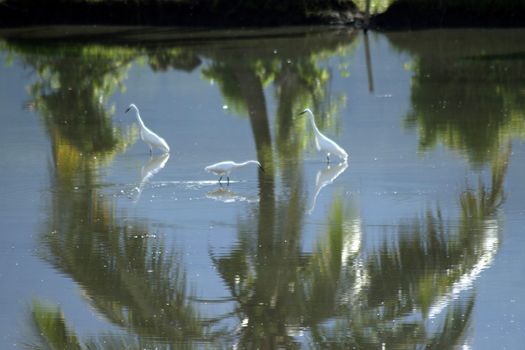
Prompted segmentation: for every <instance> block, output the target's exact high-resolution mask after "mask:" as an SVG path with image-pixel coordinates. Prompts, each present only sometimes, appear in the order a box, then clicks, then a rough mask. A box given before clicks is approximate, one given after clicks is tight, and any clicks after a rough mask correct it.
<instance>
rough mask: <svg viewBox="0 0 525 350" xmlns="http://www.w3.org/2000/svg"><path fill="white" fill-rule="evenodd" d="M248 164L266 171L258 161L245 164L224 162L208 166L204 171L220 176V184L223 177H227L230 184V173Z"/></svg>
mask: <svg viewBox="0 0 525 350" xmlns="http://www.w3.org/2000/svg"><path fill="white" fill-rule="evenodd" d="M248 164H256V165H257V166H258V167H259V169H261V171H264V169H263V167H262V166H261V163H259V162H258V161H256V160H247V161H246V162H243V163H236V162H234V161H231V160H226V161H224V162H219V163H215V164H212V165H208V166H207V167H206V168H204V170H206V171H207V172H210V173H213V174H215V175H218V176H220V177H219V183H220V182H221V180H222V178H223V176H226V178H227V179H228V183H230V173H231V172H232V171H233V170H234V169H237V168H240V167H243V166H245V165H248Z"/></svg>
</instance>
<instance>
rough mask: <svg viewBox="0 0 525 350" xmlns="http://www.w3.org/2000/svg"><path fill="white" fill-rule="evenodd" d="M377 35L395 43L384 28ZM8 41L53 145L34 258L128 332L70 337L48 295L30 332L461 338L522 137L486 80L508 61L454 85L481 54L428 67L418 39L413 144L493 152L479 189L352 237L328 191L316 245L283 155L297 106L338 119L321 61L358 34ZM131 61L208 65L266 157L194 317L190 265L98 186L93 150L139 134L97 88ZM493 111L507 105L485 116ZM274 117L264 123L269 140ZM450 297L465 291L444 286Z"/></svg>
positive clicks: (68, 342)
mask: <svg viewBox="0 0 525 350" xmlns="http://www.w3.org/2000/svg"><path fill="white" fill-rule="evenodd" d="M391 40H392V41H393V42H394V44H395V45H398V46H400V47H403V45H405V43H398V42H396V38H395V36H392V37H391ZM255 42H256V44H255ZM419 42H420V41H418V43H419ZM221 45H222V46H221ZM406 45H407V46H409V45H408V44H406ZM8 47H9V49H10V50H13V52H16V54H17V55H19V57H20V59H21V60H23V62H24V63H25V64H26V65H27V66H28V67H31V68H32V69H34V70H35V71H36V72H37V75H38V76H37V81H36V82H35V83H33V84H32V85H31V86H30V95H31V97H32V101H31V105H32V106H34V108H35V110H36V111H38V112H39V114H40V115H41V116H42V118H43V120H44V125H45V127H46V130H47V132H48V135H49V138H50V140H51V144H52V145H53V158H54V162H53V167H52V172H51V173H52V174H51V178H52V181H53V191H52V192H51V194H50V203H49V205H48V209H47V210H48V213H47V220H46V222H45V225H44V226H43V229H42V233H41V236H40V241H41V250H40V255H41V256H42V258H43V259H45V260H46V261H48V262H49V263H50V264H52V266H54V267H55V268H56V269H57V270H59V271H61V272H62V273H64V274H67V275H68V276H70V277H71V278H72V279H73V280H74V281H75V282H76V283H78V284H79V285H80V286H81V288H82V291H83V293H85V297H86V300H87V301H88V302H89V303H90V304H91V305H92V306H93V307H94V308H95V309H96V310H97V312H99V313H100V314H101V315H103V316H104V317H105V319H107V320H108V321H109V322H110V323H112V324H113V325H116V326H119V327H122V328H123V329H125V330H126V331H128V333H127V334H126V335H121V334H118V335H114V334H113V335H112V334H101V335H97V336H92V337H90V338H89V339H84V340H82V341H80V340H79V338H78V335H77V331H75V330H74V329H72V328H71V326H70V325H68V323H67V320H65V318H64V315H63V314H62V313H61V312H60V309H57V308H54V307H49V306H45V304H43V303H42V302H40V301H38V300H35V301H34V303H33V306H32V315H33V321H34V322H33V323H34V325H35V327H36V333H37V334H40V335H41V338H40V341H42V342H45V343H47V344H48V345H49V346H50V347H55V348H60V347H64V346H67V347H70V348H108V347H109V348H111V347H114V348H119V347H122V346H124V347H126V348H152V347H158V348H170V347H171V346H176V347H188V348H190V347H193V346H199V345H202V344H207V345H208V344H220V345H224V346H237V347H240V348H276V347H286V348H294V347H300V346H301V345H305V343H307V345H310V346H312V347H333V348H351V347H357V348H368V347H373V348H381V347H382V346H384V345H385V344H395V346H396V347H398V348H413V347H423V346H425V347H431V348H453V347H457V346H459V345H462V344H464V342H465V337H466V334H467V333H468V330H469V324H470V321H471V317H472V310H473V306H474V303H475V298H476V294H475V290H474V289H473V288H472V284H473V280H475V279H476V278H477V276H478V275H479V273H480V272H481V271H482V270H483V269H485V268H487V267H488V266H489V265H490V264H491V263H492V261H493V259H494V255H495V253H496V251H497V249H498V246H499V234H500V226H501V225H500V218H499V215H498V208H499V207H500V206H501V204H502V203H503V201H504V198H505V196H504V188H503V184H504V179H505V176H506V173H507V167H508V161H509V157H510V154H511V145H510V143H508V140H509V139H511V138H512V137H514V136H515V135H516V133H517V134H518V135H519V136H522V133H523V128H522V124H521V122H522V119H523V115H522V114H520V112H517V111H518V110H523V109H522V107H523V106H522V104H521V103H522V102H519V99H518V98H517V96H516V94H515V93H513V92H512V91H511V90H507V89H506V88H502V86H507V84H501V85H500V84H499V80H498V79H508V80H510V81H511V82H514V80H513V79H514V78H513V77H511V76H510V75H503V78H502V77H501V76H499V75H498V78H494V79H489V80H488V83H487V85H488V86H485V88H484V89H483V90H477V88H473V87H471V86H470V85H467V84H464V83H463V82H464V79H463V78H464V75H467V73H464V72H463V71H466V72H468V74H469V76H471V75H472V72H478V71H481V70H483V69H484V68H486V67H485V65H486V63H485V62H484V61H482V60H481V61H480V60H478V59H474V58H470V56H469V55H461V59H456V58H455V59H454V60H452V64H449V63H450V62H449V61H446V62H445V63H446V64H443V65H438V66H436V65H434V64H432V62H433V61H432V59H431V57H430V56H429V55H428V54H427V53H426V52H427V51H424V50H423V51H422V52H423V53H422V54H421V53H420V52H419V51H418V50H419V48H418V49H414V50H415V51H416V52H417V53H416V54H415V55H420V56H418V60H417V66H416V67H415V68H414V69H415V78H414V85H413V86H412V89H413V91H412V99H413V111H412V112H411V113H410V114H409V115H408V116H407V118H406V119H407V123H408V124H409V125H410V126H414V127H415V126H418V128H419V130H420V132H421V134H420V140H421V141H420V144H421V147H422V148H423V149H428V148H431V147H434V146H435V145H436V143H437V142H438V141H440V142H442V143H445V144H447V145H448V146H450V147H451V148H453V149H459V150H461V151H463V152H465V154H467V155H468V158H469V160H470V161H471V162H472V163H474V164H476V165H479V164H485V163H487V162H489V163H490V164H491V178H490V185H487V184H486V183H485V182H486V180H485V179H483V178H480V180H479V181H480V182H479V185H478V188H477V190H473V189H471V188H470V186H468V185H466V187H465V188H464V191H463V192H461V193H460V194H459V195H458V203H459V208H461V209H460V212H459V213H456V214H457V215H456V216H453V215H451V218H449V219H447V218H445V217H443V213H442V211H441V209H440V207H439V203H436V208H435V209H429V210H427V211H426V212H425V214H423V215H421V216H417V215H416V217H415V218H414V219H412V220H405V221H403V222H400V223H398V224H396V225H394V226H393V227H392V228H391V229H390V230H392V232H391V233H392V234H391V235H389V237H391V238H390V239H387V238H385V239H384V240H383V241H381V242H380V244H378V246H377V247H376V248H373V249H365V247H364V245H363V244H362V241H363V230H364V228H363V224H362V218H361V216H360V213H359V208H358V206H357V205H356V204H355V203H349V201H348V200H346V199H345V198H346V197H344V196H343V195H339V196H337V195H336V196H335V197H334V199H333V200H332V202H331V206H330V208H329V210H328V213H327V217H326V218H325V224H323V225H320V229H319V231H320V232H319V239H318V242H317V243H316V245H315V246H314V247H313V249H312V251H311V252H307V251H305V250H304V247H303V243H304V239H305V238H304V237H303V233H304V231H305V216H306V215H307V204H308V198H307V195H306V193H307V191H306V189H305V180H304V177H305V175H304V174H303V167H302V164H301V162H299V161H297V160H299V159H300V158H301V155H302V151H303V150H304V148H305V147H307V146H306V145H308V144H311V139H310V138H309V136H308V133H306V132H305V131H306V130H305V121H304V120H303V121H302V122H299V121H296V120H294V118H293V117H294V114H295V113H296V112H297V111H298V110H301V109H302V107H303V106H305V105H310V106H313V108H314V109H315V110H316V111H319V112H321V113H319V115H321V116H326V115H331V116H332V117H331V118H324V119H323V120H321V121H320V127H321V128H330V127H333V128H334V129H337V127H336V126H337V122H338V120H337V118H335V117H334V116H337V110H338V109H339V108H340V107H341V105H342V101H344V98H342V99H331V94H330V92H329V83H330V78H331V75H332V74H333V72H332V71H331V70H330V69H328V68H326V67H322V66H321V65H320V63H319V61H320V60H321V59H323V58H327V57H330V56H334V55H339V54H342V53H344V54H345V55H350V54H351V53H352V50H353V49H354V48H355V33H354V32H346V31H326V32H323V31H321V32H317V33H314V34H311V35H306V34H304V35H303V36H297V37H295V38H284V39H283V38H278V39H260V38H256V39H250V40H248V39H246V40H240V41H223V42H220V43H218V44H217V43H215V42H210V43H200V44H199V45H189V46H188V47H186V46H184V45H181V46H178V47H168V48H166V49H163V48H161V47H156V48H151V47H149V48H143V47H136V48H134V47H126V48H122V47H115V48H112V49H110V50H107V49H105V50H99V49H97V46H96V45H94V46H92V45H85V46H80V47H76V48H74V49H72V48H71V47H68V46H67V45H66V46H64V47H59V48H55V49H54V50H55V51H54V50H51V52H50V54H47V55H46V54H44V55H42V54H35V55H33V54H32V53H31V52H30V50H28V49H27V48H26V47H22V48H20V47H17V46H16V44H10V45H9V46H8ZM409 47H410V46H409ZM64 50H65V51H64ZM70 50H73V52H75V55H74V57H75V59H74V60H73V59H72V58H71V51H70ZM407 50H412V49H410V48H409V49H407ZM64 52H68V55H65V54H63V53H64ZM433 53H434V54H435V52H433ZM472 55H473V54H472ZM93 57H97V59H96V60H93ZM139 58H141V59H144V58H146V59H147V60H148V62H149V64H150V67H151V68H152V69H153V70H155V71H163V70H166V69H169V68H171V69H181V70H185V71H188V70H193V69H196V68H197V67H201V69H202V75H203V77H204V79H209V80H213V81H215V82H217V85H218V86H219V88H220V91H221V93H222V94H223V98H224V100H225V101H226V103H227V104H228V105H230V106H232V107H233V109H234V110H235V112H236V113H238V114H240V115H243V116H247V117H248V118H249V121H250V125H251V128H252V131H253V138H254V142H255V147H256V150H257V157H258V159H259V160H261V161H262V163H263V164H264V166H265V170H266V171H265V172H264V173H259V201H257V202H255V203H248V204H247V206H246V208H247V209H246V211H245V212H243V213H242V214H239V215H240V217H239V220H238V224H237V235H238V242H239V244H238V245H236V246H235V247H234V248H231V249H230V250H229V251H227V252H226V253H224V254H217V253H216V252H213V250H212V252H211V253H210V254H211V260H212V261H213V263H214V265H215V267H216V268H217V273H218V276H219V277H220V278H221V279H222V280H223V281H224V285H225V286H226V289H227V292H228V293H229V294H230V296H231V299H230V300H231V305H232V309H231V310H230V311H229V312H227V313H224V314H220V315H203V314H202V313H201V305H199V302H198V300H199V298H198V297H197V296H196V295H194V293H193V292H192V291H191V285H190V281H188V277H187V276H186V266H185V262H184V260H183V259H182V254H183V252H181V251H179V250H178V249H177V248H176V247H168V246H166V244H165V243H164V242H163V241H162V240H160V239H159V238H158V237H157V235H156V233H155V232H151V229H150V224H149V223H148V222H147V221H144V220H139V219H129V220H128V219H124V218H123V217H122V215H117V209H118V208H116V204H115V199H114V198H113V197H111V196H105V194H104V192H103V190H102V189H101V188H99V186H97V183H98V181H99V174H98V169H99V168H100V166H101V164H102V162H111V160H112V159H113V156H114V155H116V154H118V153H119V152H121V151H122V150H123V149H125V148H126V147H127V146H128V145H129V144H130V143H131V142H133V140H134V139H135V138H136V131H133V130H130V131H128V132H127V133H126V132H123V131H122V130H118V128H115V127H114V126H113V124H112V122H111V118H110V115H111V108H108V107H106V106H105V104H104V103H103V102H104V101H108V99H109V97H110V95H111V94H112V93H113V92H114V90H115V89H116V87H117V86H119V85H122V84H123V79H124V78H125V75H126V72H127V70H128V69H129V67H130V65H131V64H132V62H134V60H137V59H139ZM490 60H491V59H489V61H490ZM71 61H73V62H74V64H71ZM459 67H461V69H459ZM436 70H437V71H436ZM462 72H463V73H462ZM438 74H439V75H440V76H448V77H449V78H450V80H451V81H453V85H454V86H453V88H452V87H446V89H450V90H452V89H455V90H456V93H455V94H454V96H447V91H442V93H440V94H436V92H435V91H433V92H432V93H430V91H431V90H434V89H430V87H432V86H433V83H432V82H431V81H427V76H429V75H430V76H435V75H438ZM462 74H464V75H462ZM270 85H271V86H272V87H273V90H272V91H273V93H274V94H275V98H276V101H277V108H276V115H275V119H274V123H275V125H272V124H271V123H272V121H271V120H272V119H271V118H270V116H269V112H268V102H267V100H266V96H265V93H264V92H265V89H266V87H267V86H270ZM73 86H74V88H73ZM511 86H513V85H512V84H511ZM458 89H459V90H461V91H460V92H459V93H457V92H458V91H457V90H458ZM462 89H463V90H462ZM471 95H473V96H475V97H476V98H473V99H471V97H470V96H471ZM458 96H459V97H458ZM484 99H497V101H495V102H494V101H492V102H493V103H494V105H496V106H499V107H497V108H496V107H494V110H492V109H491V108H492V107H491V108H488V109H484V108H481V107H474V104H475V103H478V104H479V101H480V100H481V101H483V100H484ZM443 103H445V104H446V108H442V107H443ZM450 106H453V107H450ZM438 107H440V108H438ZM447 108H453V109H454V111H455V112H456V113H449V110H447ZM498 108H500V110H501V109H503V110H506V111H508V113H504V114H501V113H498V112H497V110H498ZM444 111H445V112H444ZM467 111H468V112H467ZM473 111H475V112H476V113H477V114H479V117H478V118H479V120H482V121H483V122H480V123H479V128H477V129H476V130H473V129H472V128H471V126H472V125H473V121H472V115H471V114H472V113H473ZM479 120H478V121H477V122H476V123H478V122H479ZM476 125H478V124H476ZM487 125H490V127H487ZM516 125H518V126H519V127H518V128H515V126H516ZM271 130H276V133H275V136H274V137H273V138H272V133H271ZM480 135H481V136H483V137H480ZM489 151H490V152H489ZM95 159H102V160H95ZM279 185H280V187H279ZM456 218H457V219H456ZM456 221H457V222H456ZM392 237H393V238H392ZM460 293H463V294H467V297H464V298H461V299H458V298H457V296H458V295H459V294H460ZM301 335H302V336H301Z"/></svg>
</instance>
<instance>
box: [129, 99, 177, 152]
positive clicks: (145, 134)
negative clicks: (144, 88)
mask: <svg viewBox="0 0 525 350" xmlns="http://www.w3.org/2000/svg"><path fill="white" fill-rule="evenodd" d="M130 109H134V110H135V114H136V116H137V121H138V123H139V126H140V138H141V139H142V141H144V142H145V143H147V145H148V146H149V153H150V154H151V153H152V152H153V148H158V149H160V150H161V151H162V152H164V153H168V152H169V151H170V146H168V143H167V142H166V141H165V140H164V139H163V138H162V137H160V136H159V135H157V134H155V133H154V132H153V131H151V130H150V129H148V128H147V127H146V125H145V124H144V122H143V121H142V118H140V113H139V109H138V108H137V106H135V105H134V104H133V103H132V104H130V105H129V107H128V108H127V109H126V113H128V112H129V110H130Z"/></svg>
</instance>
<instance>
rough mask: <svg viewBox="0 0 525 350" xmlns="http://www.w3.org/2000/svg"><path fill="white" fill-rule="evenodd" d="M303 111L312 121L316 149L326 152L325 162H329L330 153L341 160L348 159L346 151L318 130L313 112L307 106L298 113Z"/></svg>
mask: <svg viewBox="0 0 525 350" xmlns="http://www.w3.org/2000/svg"><path fill="white" fill-rule="evenodd" d="M305 113H308V116H309V117H310V122H311V123H312V127H313V129H314V133H315V146H316V147H317V150H318V151H320V152H324V153H326V160H327V162H328V163H330V155H331V154H334V155H336V156H338V157H339V158H341V160H343V161H345V162H346V160H347V159H348V153H346V151H345V150H344V149H343V148H342V147H341V146H339V145H338V144H337V143H335V142H334V141H333V140H330V139H329V138H328V137H326V136H324V135H323V134H322V133H321V132H320V131H319V129H318V128H317V125H316V124H315V119H314V114H313V113H312V111H311V110H310V109H309V108H307V109H305V110H304V111H302V112H301V113H300V114H299V115H303V114H305Z"/></svg>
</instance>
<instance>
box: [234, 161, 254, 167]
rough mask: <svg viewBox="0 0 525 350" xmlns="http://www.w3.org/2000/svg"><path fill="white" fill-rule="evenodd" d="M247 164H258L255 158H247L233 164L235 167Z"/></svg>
mask: <svg viewBox="0 0 525 350" xmlns="http://www.w3.org/2000/svg"><path fill="white" fill-rule="evenodd" d="M248 164H257V165H259V163H258V162H256V161H255V160H247V161H246V162H242V163H236V164H235V165H236V166H237V167H241V166H245V165H248Z"/></svg>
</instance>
